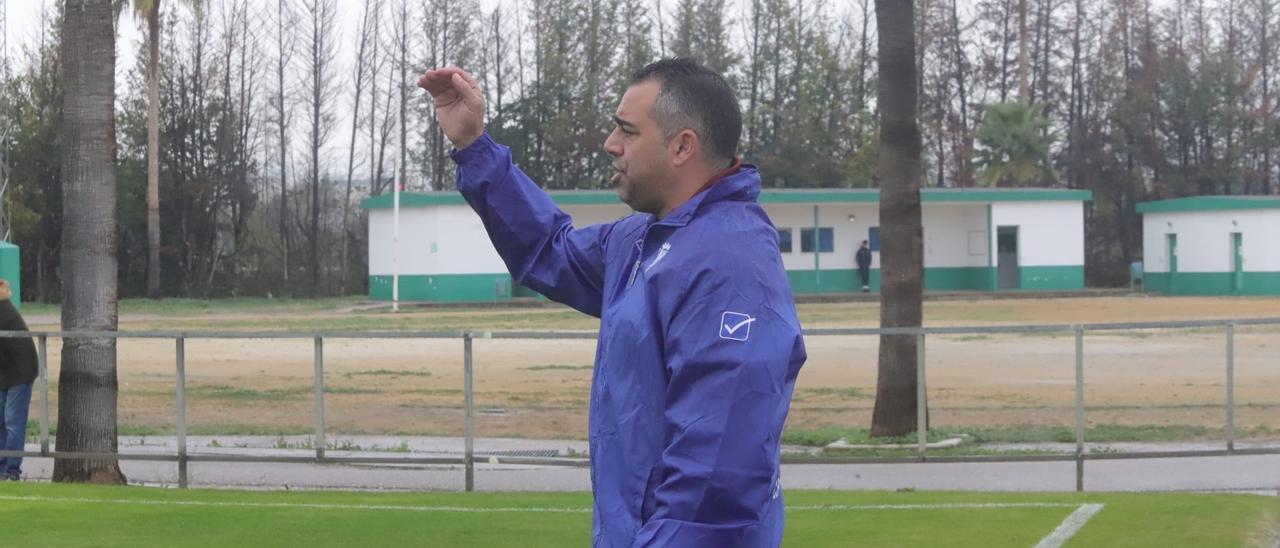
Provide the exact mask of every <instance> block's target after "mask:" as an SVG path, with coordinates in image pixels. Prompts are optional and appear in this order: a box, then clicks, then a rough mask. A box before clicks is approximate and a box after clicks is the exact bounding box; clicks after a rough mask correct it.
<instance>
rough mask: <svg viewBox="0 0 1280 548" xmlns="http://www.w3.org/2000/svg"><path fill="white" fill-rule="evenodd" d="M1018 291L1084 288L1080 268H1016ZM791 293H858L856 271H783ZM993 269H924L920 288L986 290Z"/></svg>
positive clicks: (874, 278)
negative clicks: (1018, 272) (922, 283)
mask: <svg viewBox="0 0 1280 548" xmlns="http://www.w3.org/2000/svg"><path fill="white" fill-rule="evenodd" d="M1020 271H1021V272H1020V275H1019V282H1020V287H1018V289H1019V290H1024V291H1071V290H1076V289H1084V267H1083V266H1024V267H1022V268H1021V269H1020ZM870 278H871V290H872V291H879V290H880V270H879V269H873V270H872V271H871V276H870ZM787 279H788V280H790V282H791V291H793V292H795V293H800V294H811V293H848V292H856V291H859V290H861V283H860V282H859V280H858V271H857V270H853V269H839V270H823V271H822V272H821V273H820V274H817V275H815V274H814V271H812V270H791V271H788V272H787ZM995 279H996V277H995V269H993V268H987V267H984V266H974V267H935V268H926V269H924V288H925V289H926V290H929V291H990V290H992V289H993V286H994V285H995Z"/></svg>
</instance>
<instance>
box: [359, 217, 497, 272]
mask: <svg viewBox="0 0 1280 548" xmlns="http://www.w3.org/2000/svg"><path fill="white" fill-rule="evenodd" d="M391 233H392V212H391V210H390V209H373V210H370V211H369V234H370V238H369V240H370V241H369V275H371V276H389V275H391V266H392V265H391V262H392V261H391V257H392V238H391ZM506 270H507V268H506V266H505V265H503V264H502V260H501V259H500V258H499V257H498V252H497V251H496V250H494V248H493V244H492V243H490V242H489V235H488V233H486V232H485V231H484V224H483V223H481V222H480V217H478V216H476V214H475V212H474V211H472V210H471V208H470V207H469V206H467V205H465V204H463V205H448V206H431V207H409V208H402V209H401V210H400V274H402V275H412V274H477V273H498V272H506Z"/></svg>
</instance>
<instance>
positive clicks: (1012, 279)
mask: <svg viewBox="0 0 1280 548" xmlns="http://www.w3.org/2000/svg"><path fill="white" fill-rule="evenodd" d="M996 259H997V263H996V270H997V275H996V277H997V279H998V280H999V284H998V285H997V286H996V287H997V288H999V289H1018V288H1019V287H1021V285H1022V284H1021V280H1020V279H1019V278H1020V272H1019V268H1018V227H1016V226H1001V227H997V228H996Z"/></svg>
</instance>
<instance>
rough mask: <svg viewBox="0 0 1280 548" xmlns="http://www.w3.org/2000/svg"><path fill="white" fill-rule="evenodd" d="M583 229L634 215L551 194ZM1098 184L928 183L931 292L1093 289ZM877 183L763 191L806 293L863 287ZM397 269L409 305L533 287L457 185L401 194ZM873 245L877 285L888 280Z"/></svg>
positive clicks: (373, 261) (378, 207)
mask: <svg viewBox="0 0 1280 548" xmlns="http://www.w3.org/2000/svg"><path fill="white" fill-rule="evenodd" d="M550 194H551V197H552V199H553V200H554V201H555V202H556V203H557V204H558V205H559V206H560V207H561V208H562V209H564V210H565V212H566V213H568V214H569V215H570V216H572V217H573V219H574V224H575V225H576V226H585V225H589V224H594V223H601V222H607V221H612V220H615V219H618V218H620V217H623V216H625V215H627V214H629V213H630V209H628V208H627V206H625V205H623V204H622V203H620V202H619V201H618V197H617V193H616V192H614V191H612V190H609V191H566V192H551V193H550ZM1091 196H1092V195H1091V193H1090V192H1089V191H1081V190H1058V189H932V188H931V189H925V190H924V191H923V193H922V200H923V213H924V266H925V288H926V289H928V290H934V291H955V290H971V291H999V290H1033V291H1063V290H1078V289H1083V288H1084V202H1086V201H1088V200H1090V199H1091ZM879 199H880V196H879V192H878V191H877V190H875V189H829V190H828V189H806V190H765V191H764V192H763V193H762V194H761V196H760V202H761V203H762V204H763V205H764V208H765V210H766V211H767V212H768V214H769V217H770V218H771V219H772V220H773V223H774V225H775V226H776V227H777V229H778V239H779V246H780V248H781V251H782V257H783V262H784V264H785V266H786V268H787V275H788V277H789V278H790V280H791V286H792V289H793V291H795V292H796V293H840V292H854V291H858V290H859V289H860V284H859V282H858V272H857V267H856V265H855V262H854V254H855V252H856V251H857V249H858V246H859V245H860V244H861V242H862V241H863V240H869V241H870V243H871V247H872V250H873V251H878V249H879V245H880V240H879V232H880V229H879V227H880V204H879ZM362 206H363V207H364V208H365V209H367V210H368V211H369V297H370V298H371V299H375V300H390V299H391V294H392V291H391V285H392V271H393V256H394V255H395V252H394V246H393V244H392V242H393V238H392V233H393V230H392V228H393V226H392V196H390V195H382V196H376V197H372V198H366V199H365V200H364V201H363V203H362ZM399 234H400V244H399V274H400V291H399V295H400V299H401V300H404V301H438V302H442V301H495V300H496V301H501V300H506V299H510V298H512V297H521V296H533V293H532V292H530V291H528V290H526V289H524V288H521V287H519V285H518V284H514V283H512V279H511V276H510V275H509V274H507V272H506V267H505V266H504V265H503V263H502V260H501V259H500V258H499V257H498V255H497V252H495V251H494V249H493V245H492V244H490V243H489V239H488V235H487V234H486V233H485V231H484V226H483V225H482V224H481V222H480V218H479V217H477V216H476V215H475V213H474V212H472V211H471V208H470V207H469V206H468V205H467V204H466V202H464V201H463V199H462V197H461V196H460V195H458V194H455V193H444V192H438V193H402V194H401V195H400V231H399ZM879 261H880V257H879V253H878V252H876V253H873V262H872V271H871V285H872V289H873V290H875V289H878V287H879V284H880V279H879V278H880V276H879V266H880V262H879Z"/></svg>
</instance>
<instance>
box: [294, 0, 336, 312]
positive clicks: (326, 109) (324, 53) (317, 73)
mask: <svg viewBox="0 0 1280 548" xmlns="http://www.w3.org/2000/svg"><path fill="white" fill-rule="evenodd" d="M302 6H303V9H304V11H305V13H306V14H307V24H306V25H305V26H304V32H305V33H306V34H305V40H306V47H307V63H306V66H305V73H306V78H305V79H304V82H305V84H304V89H305V91H306V101H307V114H308V120H307V121H308V123H309V127H308V132H307V133H308V135H307V147H308V159H309V164H308V166H307V167H308V169H309V170H310V172H309V174H308V181H307V184H308V189H309V191H308V197H309V198H310V200H309V201H310V203H311V207H310V209H309V211H308V214H309V215H308V216H309V217H310V223H309V225H308V229H307V232H308V234H307V241H308V243H309V244H310V247H311V253H310V256H309V257H308V262H309V263H310V264H309V265H308V266H309V267H310V271H311V295H312V296H317V295H319V294H320V292H321V288H322V285H321V280H320V263H321V260H320V249H321V247H322V246H321V245H320V243H321V242H320V240H321V238H322V236H323V234H322V232H321V230H320V203H321V191H322V188H321V184H322V180H321V175H322V172H323V171H325V169H326V167H325V166H321V165H320V164H321V156H320V151H321V149H322V148H324V146H325V144H326V143H327V142H328V141H329V134H330V133H331V132H332V130H333V122H334V115H333V100H334V97H335V95H336V93H337V88H336V86H335V85H334V84H335V81H334V78H335V76H336V70H337V67H336V63H335V61H334V47H335V45H336V44H335V40H336V36H337V28H336V25H337V14H338V10H337V5H336V1H335V0H303V1H302Z"/></svg>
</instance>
